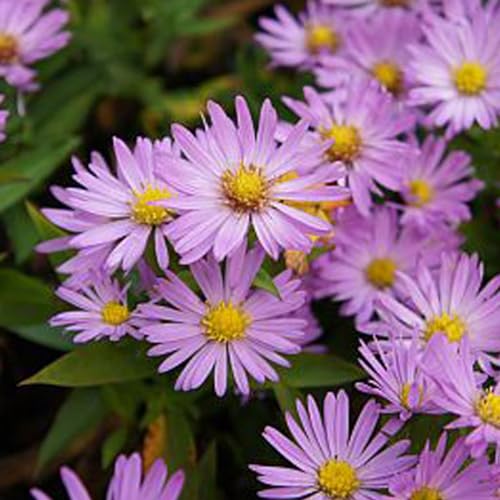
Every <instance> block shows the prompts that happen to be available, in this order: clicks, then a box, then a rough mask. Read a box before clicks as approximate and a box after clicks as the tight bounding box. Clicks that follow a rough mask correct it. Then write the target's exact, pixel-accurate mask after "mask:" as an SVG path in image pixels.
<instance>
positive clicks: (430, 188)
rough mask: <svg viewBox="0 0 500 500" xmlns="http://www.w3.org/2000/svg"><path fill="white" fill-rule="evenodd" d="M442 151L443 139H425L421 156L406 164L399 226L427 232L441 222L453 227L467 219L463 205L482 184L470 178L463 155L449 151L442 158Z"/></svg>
mask: <svg viewBox="0 0 500 500" xmlns="http://www.w3.org/2000/svg"><path fill="white" fill-rule="evenodd" d="M414 142H415V139H414ZM446 147H447V143H446V141H445V140H444V139H441V138H437V137H434V136H432V135H429V136H428V137H427V138H426V139H425V141H424V143H423V144H422V147H421V154H420V155H418V156H415V157H414V158H413V161H411V162H409V163H408V164H407V166H406V168H405V176H404V181H403V187H402V188H401V195H402V197H403V200H404V201H405V207H404V214H403V216H402V219H401V221H402V222H403V223H416V224H417V225H418V226H420V227H421V228H428V227H431V226H432V225H435V224H439V223H441V222H446V223H449V224H453V225H456V224H459V223H460V222H463V221H466V220H469V219H470V217H471V213H470V209H469V207H468V206H467V203H468V202H469V201H471V200H473V199H474V198H475V196H476V195H477V193H478V191H479V190H481V189H482V188H483V187H484V183H483V182H482V181H480V180H478V179H474V178H471V177H472V175H473V174H474V170H473V168H472V166H471V165H470V160H471V159H470V156H469V155H468V154H467V153H465V152H464V151H452V152H451V153H449V154H448V155H446V156H445V152H446Z"/></svg>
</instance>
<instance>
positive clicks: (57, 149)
mask: <svg viewBox="0 0 500 500" xmlns="http://www.w3.org/2000/svg"><path fill="white" fill-rule="evenodd" d="M77 145H78V140H77V139H75V138H71V139H67V140H66V141H64V142H59V143H57V144H44V145H42V146H38V147H37V148H35V149H32V150H30V151H27V152H25V153H21V154H19V155H17V156H16V157H15V158H13V159H11V160H9V161H7V162H5V163H4V164H3V165H2V167H0V172H1V171H2V169H3V168H6V169H9V170H16V171H17V172H19V175H22V176H24V177H26V181H24V182H15V183H10V184H4V185H1V186H0V212H3V211H4V210H6V209H7V208H9V207H10V206H12V205H14V204H15V203H16V202H18V201H19V200H21V199H22V198H24V197H26V195H27V194H28V193H30V192H31V191H32V190H33V189H35V188H36V187H37V186H38V185H40V184H41V183H42V182H43V181H44V180H45V179H47V177H48V176H49V175H50V174H51V173H52V172H53V171H54V170H55V169H56V168H57V167H58V166H59V165H60V164H61V162H62V161H63V160H65V159H66V157H67V156H68V155H69V153H70V152H71V151H73V150H74V149H75V148H76V146H77Z"/></svg>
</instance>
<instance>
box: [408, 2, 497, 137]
mask: <svg viewBox="0 0 500 500" xmlns="http://www.w3.org/2000/svg"><path fill="white" fill-rule="evenodd" d="M490 5H491V6H493V5H495V6H498V2H496V0H495V1H493V2H490ZM499 24H500V9H496V12H492V8H487V7H485V8H484V9H483V8H478V9H475V11H474V14H473V15H472V16H471V17H463V18H461V19H460V22H457V21H456V20H455V19H445V18H440V17H437V16H436V17H434V18H433V19H432V22H429V23H427V24H426V25H424V26H423V31H424V34H425V38H426V41H425V43H423V44H420V45H415V46H413V47H411V48H410V51H411V54H412V58H411V60H410V62H409V64H410V67H411V70H412V73H413V75H414V78H415V81H416V87H415V88H414V89H413V90H411V92H410V100H411V102H412V103H413V104H415V105H421V106H426V107H430V108H432V110H431V112H430V113H429V115H428V116H427V118H426V122H427V124H428V125H432V126H437V127H442V126H445V125H447V126H448V127H447V135H448V136H452V135H454V134H457V133H459V132H460V131H462V130H465V129H469V128H470V127H472V125H473V124H474V123H475V122H477V123H478V124H479V125H480V126H481V127H482V128H485V129H489V128H491V127H494V126H496V124H497V123H498V119H497V117H498V114H499V113H500V90H499V86H500V31H499V30H498V26H499Z"/></svg>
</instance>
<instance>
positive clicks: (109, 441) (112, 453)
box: [101, 427, 128, 469]
mask: <svg viewBox="0 0 500 500" xmlns="http://www.w3.org/2000/svg"><path fill="white" fill-rule="evenodd" d="M127 438H128V429H127V428H126V427H120V429H117V430H116V431H114V432H113V433H112V434H111V435H109V436H108V437H107V438H106V440H105V441H104V444H103V445H102V450H101V466H102V468H103V469H107V468H108V467H109V466H110V465H111V463H112V462H113V460H114V459H115V458H116V456H117V455H118V453H120V452H121V451H122V450H123V448H124V447H125V444H126V443H127Z"/></svg>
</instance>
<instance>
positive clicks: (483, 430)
mask: <svg viewBox="0 0 500 500" xmlns="http://www.w3.org/2000/svg"><path fill="white" fill-rule="evenodd" d="M474 363H475V356H474V353H473V352H472V351H471V349H470V342H469V339H468V338H467V337H465V338H464V339H463V340H462V341H461V342H460V343H459V344H458V345H453V344H450V343H449V342H447V340H446V337H445V336H444V335H436V336H435V337H434V338H432V339H431V341H430V343H429V348H428V349H427V351H426V353H425V356H424V359H423V361H422V369H423V370H425V372H426V373H427V375H428V376H429V377H430V378H431V379H432V380H433V382H434V384H435V385H436V388H437V390H436V391H435V395H434V402H435V404H436V405H437V406H438V407H440V408H442V409H443V411H445V412H448V413H451V414H453V415H456V416H457V417H458V418H457V419H456V420H454V421H453V422H451V423H450V424H448V425H447V427H446V428H447V429H461V428H472V431H471V432H470V433H469V435H468V436H467V437H466V439H465V444H466V445H467V446H468V447H469V448H470V452H471V455H472V456H473V457H481V456H485V454H486V451H487V448H488V444H490V443H492V444H495V445H496V447H497V449H498V447H499V446H500V384H497V385H496V386H494V387H490V388H488V389H483V387H482V385H481V380H483V379H484V377H481V376H480V374H478V373H476V372H474Z"/></svg>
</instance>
